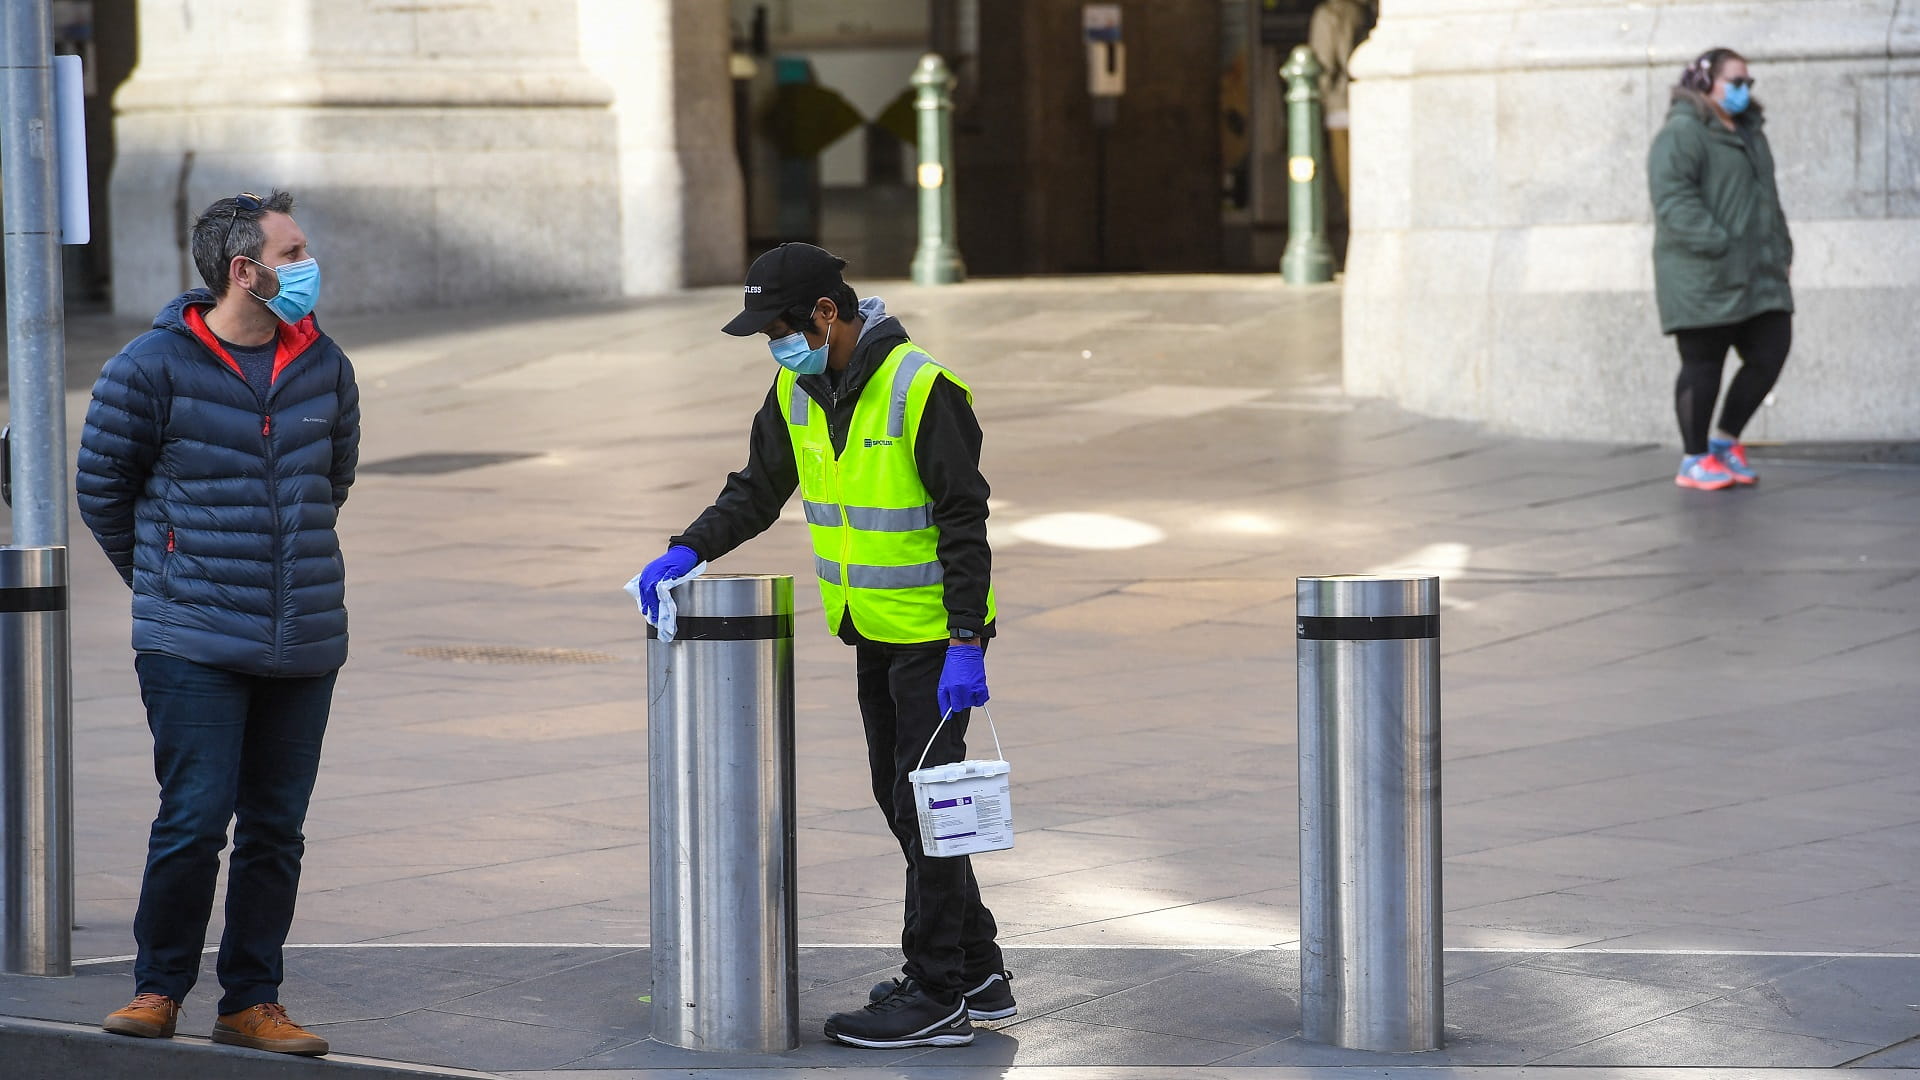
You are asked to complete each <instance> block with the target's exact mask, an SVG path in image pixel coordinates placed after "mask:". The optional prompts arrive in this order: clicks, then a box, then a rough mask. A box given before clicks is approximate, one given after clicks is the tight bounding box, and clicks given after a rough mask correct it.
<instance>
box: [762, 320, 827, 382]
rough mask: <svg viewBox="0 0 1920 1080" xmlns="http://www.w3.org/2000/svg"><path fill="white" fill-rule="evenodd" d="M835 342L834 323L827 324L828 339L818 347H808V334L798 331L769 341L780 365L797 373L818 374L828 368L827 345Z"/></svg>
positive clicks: (774, 356)
mask: <svg viewBox="0 0 1920 1080" xmlns="http://www.w3.org/2000/svg"><path fill="white" fill-rule="evenodd" d="M832 344H833V324H832V323H831V322H829V323H828V324H827V340H826V341H824V342H822V343H821V344H820V347H819V348H817V349H812V348H808V347H807V335H805V334H802V333H800V332H798V331H795V332H794V333H791V334H788V335H787V336H786V337H779V338H774V339H773V340H772V341H769V342H768V343H767V348H769V349H771V350H773V358H774V359H775V360H778V361H780V366H781V367H783V368H786V369H787V370H788V371H791V372H793V373H794V374H796V375H818V374H820V373H821V372H823V371H825V370H827V346H829V345H832Z"/></svg>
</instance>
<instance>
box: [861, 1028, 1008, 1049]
mask: <svg viewBox="0 0 1920 1080" xmlns="http://www.w3.org/2000/svg"><path fill="white" fill-rule="evenodd" d="M827 1038H829V1039H832V1040H834V1041H835V1042H843V1043H846V1044H847V1045H848V1046H858V1047H861V1048H863V1049H867V1050H898V1049H901V1048H903V1047H911V1046H966V1045H968V1044H969V1043H971V1042H973V1032H971V1031H969V1032H967V1033H966V1034H965V1035H959V1034H954V1035H920V1036H913V1037H910V1038H905V1039H861V1038H857V1037H855V1036H852V1035H847V1034H843V1033H841V1032H838V1031H829V1032H827Z"/></svg>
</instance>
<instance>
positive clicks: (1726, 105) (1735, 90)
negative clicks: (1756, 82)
mask: <svg viewBox="0 0 1920 1080" xmlns="http://www.w3.org/2000/svg"><path fill="white" fill-rule="evenodd" d="M1751 104H1753V90H1752V89H1751V88H1750V87H1748V86H1746V85H1744V84H1741V83H1732V84H1730V85H1728V87H1727V92H1726V93H1725V94H1723V95H1721V98H1720V107H1721V108H1723V109H1725V110H1727V112H1728V114H1729V115H1732V116H1739V115H1740V114H1741V113H1743V112H1746V111H1747V106H1748V105H1751Z"/></svg>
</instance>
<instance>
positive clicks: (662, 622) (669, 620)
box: [626, 562, 707, 641]
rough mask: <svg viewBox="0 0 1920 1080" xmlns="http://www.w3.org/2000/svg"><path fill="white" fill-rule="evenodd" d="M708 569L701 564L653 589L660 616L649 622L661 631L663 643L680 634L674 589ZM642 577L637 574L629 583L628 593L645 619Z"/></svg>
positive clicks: (627, 585) (662, 582)
mask: <svg viewBox="0 0 1920 1080" xmlns="http://www.w3.org/2000/svg"><path fill="white" fill-rule="evenodd" d="M706 569H707V564H706V563H704V562H703V563H700V564H699V565H698V566H695V567H694V568H693V569H691V570H689V571H687V572H686V573H685V574H683V575H681V576H680V577H677V578H667V579H665V580H663V581H661V582H660V583H659V584H657V585H655V586H654V587H653V591H654V594H655V595H656V596H658V597H659V598H660V606H659V609H658V610H659V616H658V617H657V618H653V619H648V620H647V621H648V622H651V623H652V624H653V628H654V629H655V630H658V631H660V640H661V641H672V640H673V635H674V634H676V633H678V632H679V626H678V619H677V618H676V608H675V606H674V603H673V587H674V586H675V585H678V584H680V583H681V582H683V581H692V580H693V579H694V578H697V577H699V576H700V575H701V574H703V573H705V572H706ZM640 576H641V575H640V574H635V575H633V580H632V581H629V582H627V584H626V593H627V595H628V596H631V597H633V603H634V606H635V607H639V608H640V614H641V616H642V617H644V616H645V615H646V613H647V609H646V607H644V606H643V605H641V603H640Z"/></svg>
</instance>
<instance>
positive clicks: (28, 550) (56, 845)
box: [0, 547, 73, 976]
mask: <svg viewBox="0 0 1920 1080" xmlns="http://www.w3.org/2000/svg"><path fill="white" fill-rule="evenodd" d="M67 635H68V627H67V549H66V548H64V547H18V548H14V547H0V727H3V728H4V734H0V833H3V834H4V836H0V848H4V849H5V850H4V853H0V865H3V866H4V873H5V877H4V878H0V911H4V916H0V917H4V919H5V922H6V941H5V946H4V952H5V956H4V960H5V970H6V973H7V974H9V975H60V976H64V975H72V974H73V722H72V715H73V693H72V688H71V683H70V682H69V679H70V676H69V674H68V671H69V668H68V666H67V643H68V638H67Z"/></svg>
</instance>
